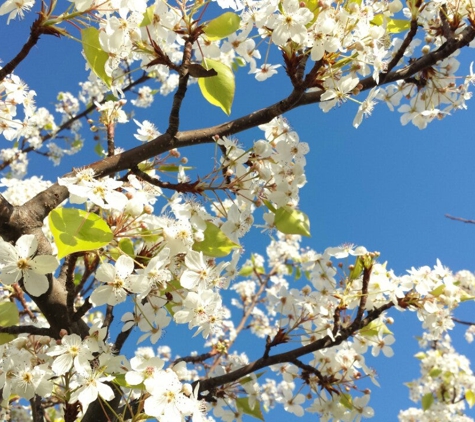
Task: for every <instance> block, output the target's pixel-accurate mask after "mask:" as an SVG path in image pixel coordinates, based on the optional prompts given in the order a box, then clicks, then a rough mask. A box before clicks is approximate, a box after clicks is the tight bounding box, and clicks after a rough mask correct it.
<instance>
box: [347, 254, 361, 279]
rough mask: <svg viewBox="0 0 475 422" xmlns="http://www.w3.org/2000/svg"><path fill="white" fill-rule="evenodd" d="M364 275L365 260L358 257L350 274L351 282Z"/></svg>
mask: <svg viewBox="0 0 475 422" xmlns="http://www.w3.org/2000/svg"><path fill="white" fill-rule="evenodd" d="M362 273H363V260H362V259H361V258H360V257H359V256H357V257H356V260H355V265H354V266H353V269H352V270H351V272H350V280H356V279H357V278H359V277H360V276H361V274H362Z"/></svg>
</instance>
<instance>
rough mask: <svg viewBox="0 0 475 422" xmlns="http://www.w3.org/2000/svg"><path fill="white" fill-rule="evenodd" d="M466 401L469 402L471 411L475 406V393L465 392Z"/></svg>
mask: <svg viewBox="0 0 475 422" xmlns="http://www.w3.org/2000/svg"><path fill="white" fill-rule="evenodd" d="M465 400H467V403H468V405H469V406H470V409H471V408H472V407H473V405H474V404H475V393H474V392H473V391H472V390H467V391H465Z"/></svg>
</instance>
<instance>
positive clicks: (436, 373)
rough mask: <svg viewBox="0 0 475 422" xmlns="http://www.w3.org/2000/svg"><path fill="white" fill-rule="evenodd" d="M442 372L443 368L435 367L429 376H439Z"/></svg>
mask: <svg viewBox="0 0 475 422" xmlns="http://www.w3.org/2000/svg"><path fill="white" fill-rule="evenodd" d="M441 373H442V369H438V368H434V369H431V370H430V372H429V376H430V377H432V378H437V377H438V376H439V375H440V374H441Z"/></svg>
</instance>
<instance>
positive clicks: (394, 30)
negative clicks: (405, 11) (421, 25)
mask: <svg viewBox="0 0 475 422" xmlns="http://www.w3.org/2000/svg"><path fill="white" fill-rule="evenodd" d="M371 23H372V24H373V25H377V26H381V25H382V24H383V23H384V18H383V15H382V14H378V15H376V16H375V17H374V18H373V20H372V21H371ZM410 27H411V21H410V20H407V19H391V18H389V19H387V20H386V29H387V30H388V32H389V33H390V34H398V33H400V32H404V31H407V30H409V28H410Z"/></svg>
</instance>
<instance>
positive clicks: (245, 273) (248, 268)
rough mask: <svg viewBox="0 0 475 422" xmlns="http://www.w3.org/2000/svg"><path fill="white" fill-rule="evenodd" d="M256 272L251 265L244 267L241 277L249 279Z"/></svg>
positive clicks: (240, 273)
mask: <svg viewBox="0 0 475 422" xmlns="http://www.w3.org/2000/svg"><path fill="white" fill-rule="evenodd" d="M253 272H254V269H253V267H251V266H250V265H246V266H245V267H242V268H241V270H240V271H239V275H240V276H241V277H247V276H250V275H251V274H252V273H253Z"/></svg>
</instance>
